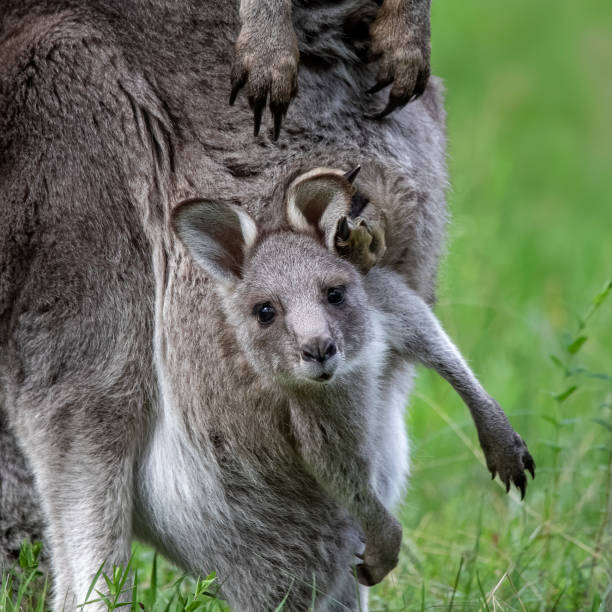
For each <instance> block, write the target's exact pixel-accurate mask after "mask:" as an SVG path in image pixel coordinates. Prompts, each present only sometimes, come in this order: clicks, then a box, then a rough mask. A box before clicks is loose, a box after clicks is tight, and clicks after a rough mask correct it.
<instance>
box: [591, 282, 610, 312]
mask: <svg viewBox="0 0 612 612" xmlns="http://www.w3.org/2000/svg"><path fill="white" fill-rule="evenodd" d="M610 291H612V280H609V281H607V282H606V284H605V285H604V288H603V290H602V291H601V293H598V294H597V295H596V296H595V297H594V298H593V306H601V305H602V304H603V302H604V300H605V299H606V298H607V297H608V295H609V293H610Z"/></svg>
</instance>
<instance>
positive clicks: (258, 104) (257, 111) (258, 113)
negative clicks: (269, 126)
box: [251, 98, 266, 136]
mask: <svg viewBox="0 0 612 612" xmlns="http://www.w3.org/2000/svg"><path fill="white" fill-rule="evenodd" d="M251 106H252V108H253V135H254V136H259V129H260V128H261V118H262V117H263V112H264V109H265V108H266V99H265V98H263V99H261V98H259V99H257V100H255V101H254V102H253V103H252V104H251Z"/></svg>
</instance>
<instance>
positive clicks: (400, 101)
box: [368, 96, 408, 119]
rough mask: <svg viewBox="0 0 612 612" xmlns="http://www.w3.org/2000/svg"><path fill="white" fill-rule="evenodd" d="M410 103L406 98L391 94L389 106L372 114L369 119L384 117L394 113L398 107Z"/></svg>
mask: <svg viewBox="0 0 612 612" xmlns="http://www.w3.org/2000/svg"><path fill="white" fill-rule="evenodd" d="M407 103H408V100H406V99H405V98H398V97H396V96H389V101H388V102H387V106H385V108H384V109H383V110H382V111H380V112H379V113H375V114H374V115H370V116H369V117H368V119H383V118H384V117H386V116H387V115H388V114H390V113H392V112H393V111H394V110H395V109H396V108H401V107H402V106H405V105H406V104H407Z"/></svg>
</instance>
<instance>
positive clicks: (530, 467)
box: [523, 453, 535, 478]
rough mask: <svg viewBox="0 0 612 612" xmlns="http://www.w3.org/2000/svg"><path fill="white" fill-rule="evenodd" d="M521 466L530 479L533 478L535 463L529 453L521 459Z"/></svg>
mask: <svg viewBox="0 0 612 612" xmlns="http://www.w3.org/2000/svg"><path fill="white" fill-rule="evenodd" d="M523 465H524V466H525V469H526V470H527V471H528V472H529V473H530V474H531V478H535V461H534V460H533V457H532V456H531V455H530V454H529V453H525V456H524V457H523Z"/></svg>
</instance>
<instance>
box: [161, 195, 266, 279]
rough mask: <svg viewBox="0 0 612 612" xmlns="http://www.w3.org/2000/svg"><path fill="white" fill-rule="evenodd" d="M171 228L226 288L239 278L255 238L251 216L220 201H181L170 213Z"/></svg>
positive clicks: (200, 263)
mask: <svg viewBox="0 0 612 612" xmlns="http://www.w3.org/2000/svg"><path fill="white" fill-rule="evenodd" d="M172 227H173V228H174V231H175V232H176V234H177V235H178V237H179V238H180V240H181V242H182V243H183V244H184V245H185V246H186V247H187V250H188V251H189V253H190V254H191V256H192V257H193V258H194V259H195V261H196V262H197V263H198V264H199V265H200V266H201V267H202V268H204V270H206V272H208V274H210V275H211V277H212V278H213V279H214V280H216V281H217V282H218V283H219V284H221V285H223V286H225V287H229V286H231V285H232V284H233V283H234V282H236V280H238V279H239V278H240V277H241V276H242V268H243V265H244V260H245V257H246V255H247V253H248V251H249V250H250V249H251V247H252V246H253V244H254V243H255V240H256V239H257V226H256V225H255V221H253V219H252V218H251V216H250V215H249V214H248V213H246V212H245V211H244V210H242V209H241V208H240V207H239V206H235V205H233V204H226V203H223V202H211V201H208V200H187V201H185V202H182V203H181V204H179V205H178V206H177V207H176V208H175V209H174V210H173V211H172Z"/></svg>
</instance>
